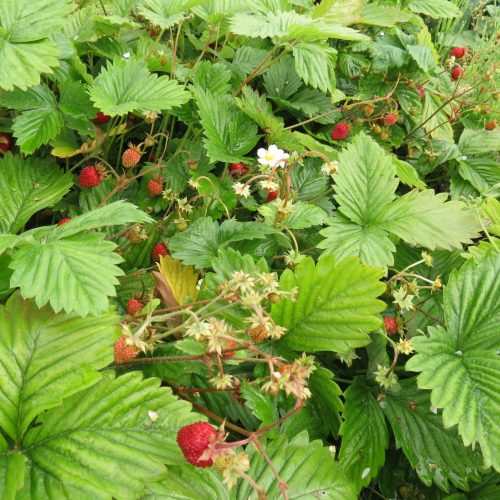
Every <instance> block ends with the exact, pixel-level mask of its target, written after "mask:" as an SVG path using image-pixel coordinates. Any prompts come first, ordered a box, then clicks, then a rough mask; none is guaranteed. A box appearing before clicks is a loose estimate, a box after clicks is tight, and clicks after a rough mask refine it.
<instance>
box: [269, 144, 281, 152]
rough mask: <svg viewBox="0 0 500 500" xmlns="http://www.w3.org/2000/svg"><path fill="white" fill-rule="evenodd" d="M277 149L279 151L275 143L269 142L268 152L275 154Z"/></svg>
mask: <svg viewBox="0 0 500 500" xmlns="http://www.w3.org/2000/svg"><path fill="white" fill-rule="evenodd" d="M278 151H279V148H278V146H276V144H271V145H270V146H269V152H270V153H272V154H276V153H277V152H278Z"/></svg>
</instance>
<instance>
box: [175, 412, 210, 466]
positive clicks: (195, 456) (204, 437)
mask: <svg viewBox="0 0 500 500" xmlns="http://www.w3.org/2000/svg"><path fill="white" fill-rule="evenodd" d="M216 438H217V431H216V430H215V429H214V428H213V427H212V426H211V425H210V424H209V423H208V422H196V423H194V424H190V425H185V426H184V427H182V428H181V429H180V430H179V432H178V433H177V444H178V445H179V448H180V449H181V451H182V453H183V455H184V457H185V459H186V460H187V461H188V462H189V463H190V464H192V465H194V466H196V467H210V466H211V465H212V464H213V463H214V462H213V460H212V459H211V458H209V459H208V460H200V457H201V456H202V455H203V454H204V453H205V452H206V451H208V449H209V445H210V444H212V443H214V442H215V440H216Z"/></svg>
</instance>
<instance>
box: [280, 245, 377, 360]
mask: <svg viewBox="0 0 500 500" xmlns="http://www.w3.org/2000/svg"><path fill="white" fill-rule="evenodd" d="M381 277H382V271H381V270H379V269H373V268H369V267H367V266H363V265H361V264H360V263H359V261H358V259H356V258H352V257H350V258H348V259H344V260H342V261H340V262H338V263H336V262H335V259H334V258H333V256H331V255H326V256H324V257H322V258H321V259H320V260H319V262H318V264H317V265H316V266H315V265H314V262H313V260H312V259H311V258H310V257H308V258H306V259H305V260H304V261H302V262H301V263H300V264H299V265H298V266H297V268H296V270H295V272H292V271H291V270H289V269H287V270H286V271H285V272H284V273H283V274H282V275H281V278H280V288H281V289H282V290H288V291H290V290H292V289H293V288H295V287H298V294H297V298H296V300H295V301H294V302H293V301H291V300H289V299H282V300H281V301H280V302H279V303H278V304H274V305H273V307H272V317H273V319H274V321H276V323H278V324H279V325H282V326H284V327H286V328H287V329H288V332H287V334H286V335H285V336H284V337H283V339H282V340H281V341H280V342H281V343H283V345H285V346H286V347H289V348H291V349H294V350H299V351H308V352H316V351H337V352H347V351H349V350H350V349H352V348H355V347H361V346H364V345H366V344H368V343H369V342H370V337H369V336H368V333H369V332H371V331H373V330H375V329H376V328H377V327H378V326H379V325H380V318H379V317H378V316H377V314H378V313H379V312H380V311H382V310H383V309H384V304H383V302H381V301H380V300H377V297H378V296H379V295H380V294H381V293H382V292H383V291H384V285H383V284H382V283H381V282H380V281H379V278H381Z"/></svg>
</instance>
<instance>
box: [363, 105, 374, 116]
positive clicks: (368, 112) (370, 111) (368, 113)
mask: <svg viewBox="0 0 500 500" xmlns="http://www.w3.org/2000/svg"><path fill="white" fill-rule="evenodd" d="M373 113H375V108H374V107H373V106H370V104H367V105H366V106H363V114H364V115H365V116H366V117H368V116H372V115H373Z"/></svg>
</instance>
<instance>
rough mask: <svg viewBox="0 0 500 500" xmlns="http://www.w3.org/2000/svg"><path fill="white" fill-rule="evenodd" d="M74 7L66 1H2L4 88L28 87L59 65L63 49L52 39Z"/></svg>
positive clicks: (0, 39)
mask: <svg viewBox="0 0 500 500" xmlns="http://www.w3.org/2000/svg"><path fill="white" fill-rule="evenodd" d="M73 9H74V6H72V5H71V4H70V3H69V2H67V1H66V0H37V1H36V2H32V1H31V0H2V2H0V60H1V61H2V65H1V67H0V88H2V89H4V90H7V91H8V90H13V89H14V87H19V88H20V89H23V90H26V89H27V88H28V87H31V86H33V85H38V84H39V83H40V75H41V74H42V73H52V68H54V67H56V66H59V60H58V56H59V49H58V48H57V46H56V44H55V43H54V42H53V41H51V40H49V38H50V37H51V35H52V34H53V33H54V32H56V31H57V30H58V29H59V28H61V26H62V24H63V23H64V19H65V17H66V16H67V14H69V13H70V12H71V11H72V10H73Z"/></svg>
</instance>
